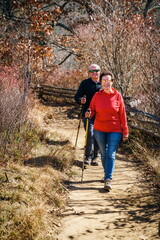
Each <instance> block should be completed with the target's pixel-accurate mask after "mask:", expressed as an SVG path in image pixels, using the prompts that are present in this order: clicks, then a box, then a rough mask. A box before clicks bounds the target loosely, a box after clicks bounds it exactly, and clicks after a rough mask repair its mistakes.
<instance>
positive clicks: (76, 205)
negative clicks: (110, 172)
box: [48, 108, 160, 240]
mask: <svg viewBox="0 0 160 240" xmlns="http://www.w3.org/2000/svg"><path fill="white" fill-rule="evenodd" d="M51 111H54V113H57V112H58V115H57V117H56V119H55V121H52V122H50V124H49V126H48V127H49V128H50V130H52V131H57V133H61V134H63V135H64V136H65V137H67V139H69V140H70V141H71V142H72V144H73V146H74V144H75V136H76V133H77V126H78V119H74V120H73V119H69V118H68V117H67V114H66V113H67V111H65V109H58V108H52V110H51ZM83 142H84V130H83V127H81V129H80V133H79V138H78V144H77V149H76V160H77V162H79V161H81V162H82V160H83ZM116 159H117V160H116V167H115V172H114V176H113V177H114V179H113V184H112V187H113V189H112V190H111V191H110V192H109V193H107V192H105V191H104V190H103V184H102V183H100V182H99V180H100V179H101V178H102V177H103V171H102V166H101V162H100V159H99V166H89V167H88V168H87V169H86V170H84V177H83V184H81V168H80V167H78V166H73V171H74V172H76V176H75V177H74V178H73V179H71V181H70V184H69V185H67V187H68V189H69V200H68V205H67V206H66V209H65V211H64V213H63V214H62V223H61V228H60V229H59V234H58V236H57V239H58V240H67V239H75V240H156V239H159V235H158V224H159V216H160V215H159V210H158V208H159V206H158V192H156V189H155V188H154V187H153V186H152V187H151V184H150V179H148V178H147V179H146V178H145V177H144V174H143V171H140V169H141V166H139V167H138V168H137V164H138V163H137V162H136V163H135V162H133V161H129V160H128V159H127V156H125V154H124V153H123V154H122V153H120V152H119V153H118V154H117V158H116Z"/></svg>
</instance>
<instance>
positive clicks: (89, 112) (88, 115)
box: [85, 109, 91, 118]
mask: <svg viewBox="0 0 160 240" xmlns="http://www.w3.org/2000/svg"><path fill="white" fill-rule="evenodd" d="M90 116H91V110H90V109H88V110H87V111H86V112H85V117H86V118H89V117H90Z"/></svg>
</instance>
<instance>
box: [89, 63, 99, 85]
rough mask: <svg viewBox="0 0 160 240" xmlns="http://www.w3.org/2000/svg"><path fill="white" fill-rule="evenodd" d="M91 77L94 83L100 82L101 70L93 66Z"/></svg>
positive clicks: (90, 72) (90, 71) (90, 70)
mask: <svg viewBox="0 0 160 240" xmlns="http://www.w3.org/2000/svg"><path fill="white" fill-rule="evenodd" d="M89 77H90V78H92V80H93V81H94V82H99V77H100V68H98V67H96V66H91V67H90V68H89Z"/></svg>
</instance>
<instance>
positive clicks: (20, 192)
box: [0, 129, 74, 240]
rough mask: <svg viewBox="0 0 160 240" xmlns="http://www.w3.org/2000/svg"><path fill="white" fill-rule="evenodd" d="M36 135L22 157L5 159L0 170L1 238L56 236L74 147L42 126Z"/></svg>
mask: <svg viewBox="0 0 160 240" xmlns="http://www.w3.org/2000/svg"><path fill="white" fill-rule="evenodd" d="M41 130H42V129H41ZM38 137H39V142H38V144H37V145H36V147H34V149H33V150H32V151H31V152H30V153H29V154H27V155H26V158H25V159H23V161H22V160H21V161H16V162H15V161H8V164H7V165H6V166H5V167H2V168H1V170H0V183H1V186H0V200H1V207H0V225H1V226H0V239H1V240H15V239H16V240H24V239H28V240H49V239H52V240H54V239H55V238H54V236H55V232H56V230H57V228H58V227H59V225H60V222H59V220H60V214H61V211H62V210H63V209H64V208H65V203H66V202H65V201H66V199H67V193H68V192H67V189H66V188H65V186H63V181H64V180H66V179H68V177H69V176H70V175H71V171H70V168H71V165H72V161H73V158H74V150H72V149H71V147H70V143H69V142H68V141H67V140H65V139H64V138H62V137H60V136H56V135H54V134H53V133H52V134H49V135H48V136H47V134H46V131H45V130H44V131H41V132H40V133H39V136H38ZM62 143H63V144H62Z"/></svg>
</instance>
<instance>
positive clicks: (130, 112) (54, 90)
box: [33, 85, 160, 137]
mask: <svg viewBox="0 0 160 240" xmlns="http://www.w3.org/2000/svg"><path fill="white" fill-rule="evenodd" d="M33 88H34V91H35V92H36V94H37V96H38V97H39V98H40V99H42V100H43V101H56V100H57V99H59V100H61V101H63V102H67V103H70V104H75V101H74V95H75V93H76V91H77V89H68V88H60V87H53V86H48V85H41V86H36V87H33ZM131 99H132V98H131V97H124V101H125V105H126V111H127V116H128V123H129V125H130V126H131V127H133V128H135V129H137V130H139V131H142V132H146V133H148V134H152V135H154V136H156V137H160V117H159V116H155V115H153V114H150V113H147V112H143V111H140V110H138V109H136V108H133V107H131V106H130V100H131ZM77 108H79V106H77Z"/></svg>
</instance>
